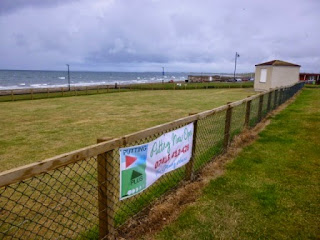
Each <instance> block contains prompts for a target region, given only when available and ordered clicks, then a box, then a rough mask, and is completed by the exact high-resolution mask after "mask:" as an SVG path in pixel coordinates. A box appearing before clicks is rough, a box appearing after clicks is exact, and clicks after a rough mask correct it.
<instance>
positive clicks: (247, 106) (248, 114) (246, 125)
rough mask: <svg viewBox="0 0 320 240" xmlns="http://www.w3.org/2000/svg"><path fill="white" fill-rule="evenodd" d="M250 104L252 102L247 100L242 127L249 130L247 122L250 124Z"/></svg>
mask: <svg viewBox="0 0 320 240" xmlns="http://www.w3.org/2000/svg"><path fill="white" fill-rule="evenodd" d="M251 102H252V100H249V101H248V102H247V104H246V116H245V120H244V126H245V128H249V122H250V112H251Z"/></svg>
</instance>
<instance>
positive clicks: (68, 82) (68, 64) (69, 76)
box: [66, 64, 71, 92]
mask: <svg viewBox="0 0 320 240" xmlns="http://www.w3.org/2000/svg"><path fill="white" fill-rule="evenodd" d="M66 65H67V67H68V84H69V92H70V91H71V89H70V70H69V64H66Z"/></svg>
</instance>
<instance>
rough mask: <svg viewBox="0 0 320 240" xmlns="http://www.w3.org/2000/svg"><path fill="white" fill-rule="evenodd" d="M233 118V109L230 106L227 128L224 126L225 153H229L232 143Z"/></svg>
mask: <svg viewBox="0 0 320 240" xmlns="http://www.w3.org/2000/svg"><path fill="white" fill-rule="evenodd" d="M231 118H232V107H231V106H230V105H229V106H228V109H227V111H226V120H225V126H224V141H223V148H224V151H227V149H228V147H229V143H230V127H231Z"/></svg>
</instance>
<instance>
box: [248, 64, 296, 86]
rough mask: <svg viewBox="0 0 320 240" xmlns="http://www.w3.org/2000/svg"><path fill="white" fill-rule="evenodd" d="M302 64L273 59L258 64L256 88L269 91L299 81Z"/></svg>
mask: <svg viewBox="0 0 320 240" xmlns="http://www.w3.org/2000/svg"><path fill="white" fill-rule="evenodd" d="M300 67H301V66H300V65H297V64H294V63H289V62H284V61H281V60H273V61H270V62H265V63H260V64H257V65H256V72H255V80H254V90H256V91H268V90H270V89H273V88H277V87H285V86H289V85H292V84H294V83H297V82H298V81H299V71H300Z"/></svg>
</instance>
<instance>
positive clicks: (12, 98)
mask: <svg viewBox="0 0 320 240" xmlns="http://www.w3.org/2000/svg"><path fill="white" fill-rule="evenodd" d="M11 101H14V97H13V90H11Z"/></svg>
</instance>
